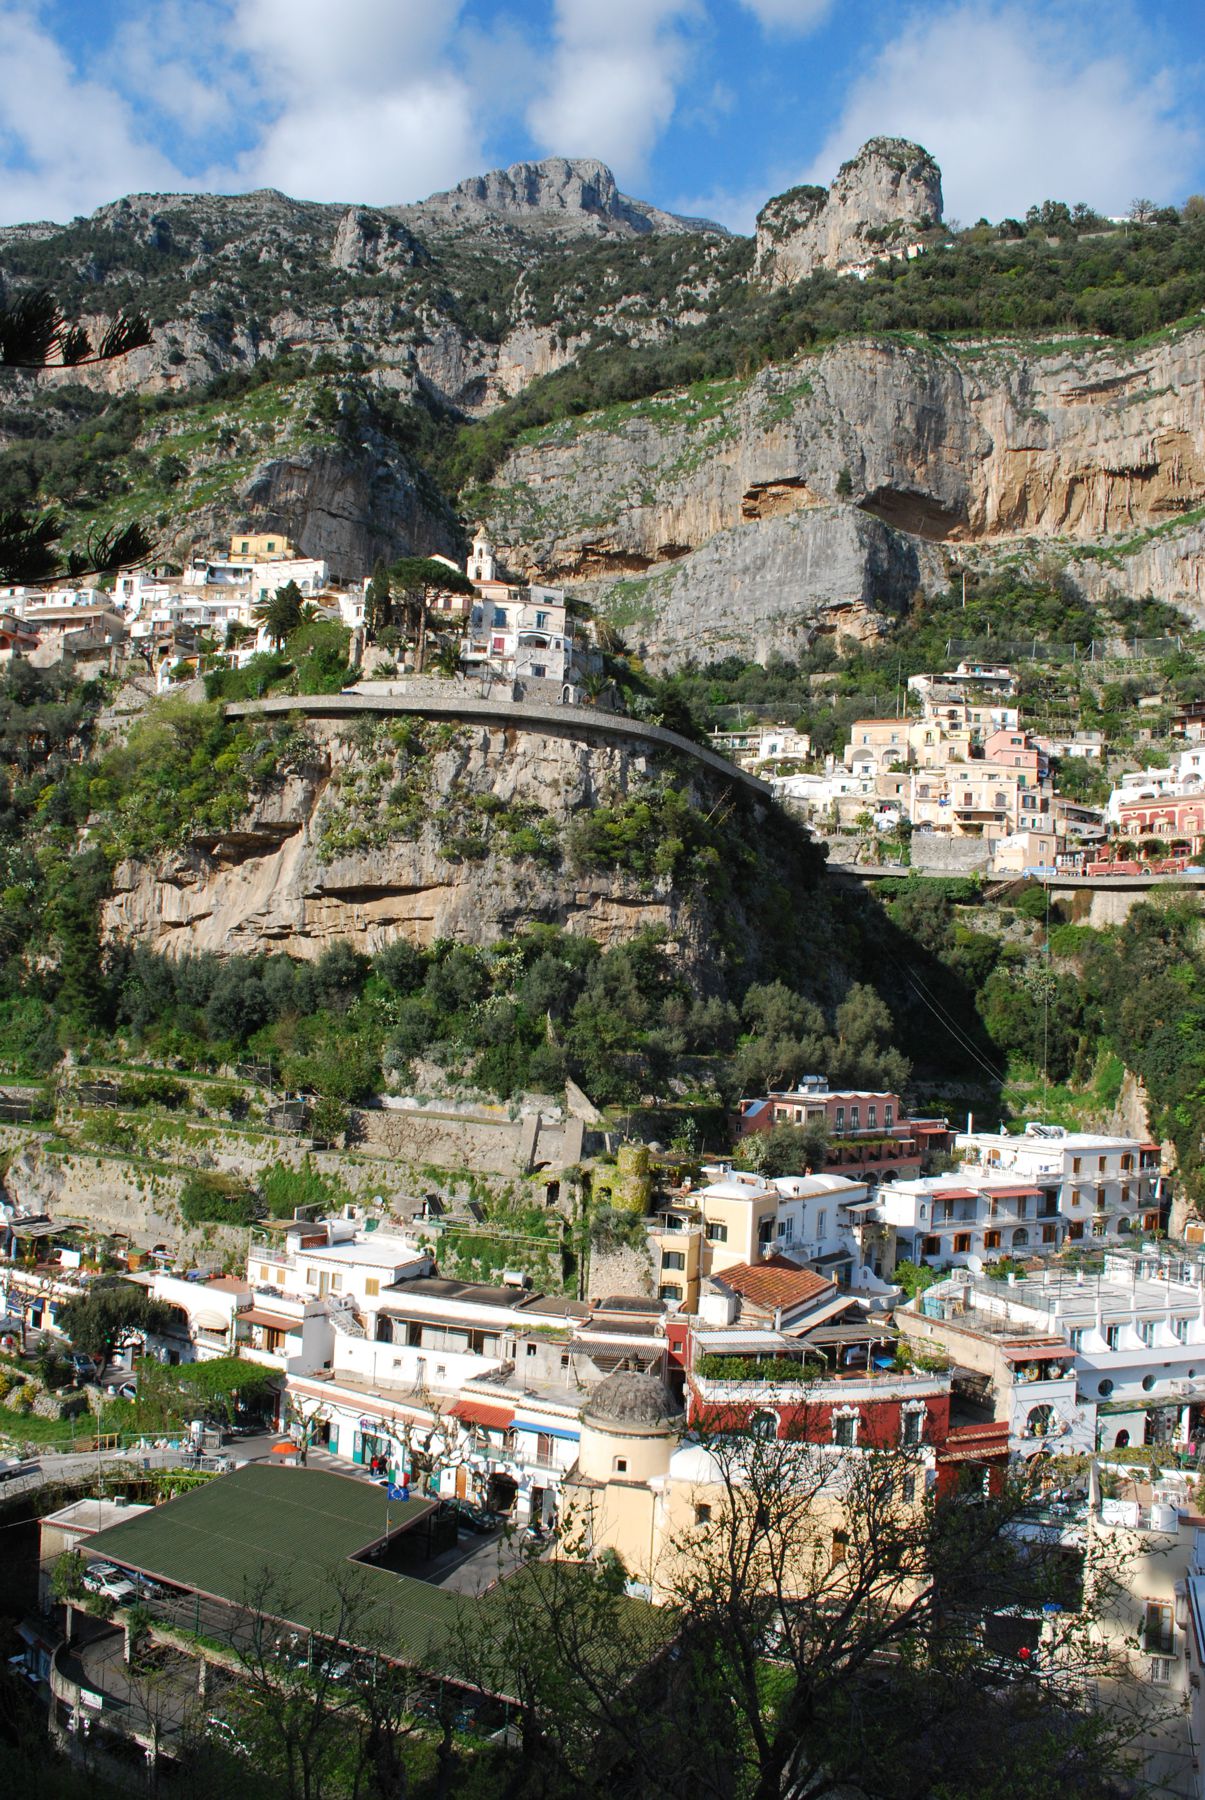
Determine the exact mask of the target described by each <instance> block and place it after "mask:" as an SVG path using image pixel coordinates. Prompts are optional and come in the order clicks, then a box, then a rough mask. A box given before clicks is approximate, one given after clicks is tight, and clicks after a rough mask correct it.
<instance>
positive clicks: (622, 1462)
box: [611, 1456, 628, 1475]
mask: <svg viewBox="0 0 1205 1800" xmlns="http://www.w3.org/2000/svg"><path fill="white" fill-rule="evenodd" d="M611 1469H612V1472H613V1473H614V1474H616V1475H626V1474H627V1472H628V1459H627V1457H626V1456H617V1457H616V1458H615V1460H614V1461H613V1462H612V1464H611Z"/></svg>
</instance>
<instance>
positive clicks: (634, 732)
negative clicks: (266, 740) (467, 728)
mask: <svg viewBox="0 0 1205 1800" xmlns="http://www.w3.org/2000/svg"><path fill="white" fill-rule="evenodd" d="M432 685H434V684H432ZM289 713H301V714H302V715H303V716H304V717H305V718H307V719H349V718H351V719H354V718H361V717H368V718H372V717H377V718H382V717H383V718H388V717H392V716H409V717H418V718H423V719H448V720H453V721H461V722H472V721H477V722H479V723H481V724H483V725H501V726H504V727H507V728H509V729H510V730H512V731H532V732H538V733H541V734H543V735H545V736H557V737H572V738H601V739H604V740H605V739H614V738H624V739H627V740H628V741H630V742H635V743H644V744H652V745H655V746H656V747H657V748H659V749H663V750H673V751H675V752H676V753H677V754H678V755H679V756H688V757H690V758H692V759H693V761H695V762H697V763H701V764H702V765H703V767H704V768H706V769H708V770H709V771H710V772H711V773H712V774H713V775H719V776H721V777H722V778H723V779H724V780H725V781H730V782H733V783H735V784H736V786H738V787H741V788H743V789H744V790H745V791H746V792H747V793H749V794H752V795H756V797H757V798H758V799H760V800H769V799H770V798H771V797H772V791H771V788H770V784H769V782H766V781H759V780H758V778H757V776H756V775H750V774H748V773H747V772H746V770H744V769H741V768H738V767H737V765H736V764H735V763H733V762H729V761H728V759H727V757H725V756H720V755H718V754H717V752H716V751H714V750H712V749H710V748H709V747H708V746H707V745H705V744H695V743H692V742H691V740H690V738H685V737H682V736H681V734H680V733H679V732H676V731H667V730H666V728H665V726H664V725H650V724H647V723H646V722H645V721H644V720H642V719H629V718H626V717H624V716H623V715H622V714H620V713H609V712H604V711H602V710H601V709H600V708H598V707H594V706H570V705H565V706H549V705H541V704H539V703H538V702H533V701H527V700H507V699H500V700H488V699H471V700H470V699H467V698H462V697H461V696H459V695H457V694H456V693H455V691H453V692H451V693H449V694H448V695H447V697H446V698H444V697H443V696H442V695H438V694H433V693H432V692H431V691H430V689H428V688H426V687H424V689H423V690H422V691H420V692H414V693H406V694H400V693H391V694H350V693H344V694H295V695H288V694H273V695H271V696H270V697H269V698H268V699H266V700H235V701H230V702H229V703H228V704H227V706H226V717H227V718H228V719H253V718H271V717H280V716H287V715H288V714H289Z"/></svg>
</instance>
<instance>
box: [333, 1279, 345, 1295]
mask: <svg viewBox="0 0 1205 1800" xmlns="http://www.w3.org/2000/svg"><path fill="white" fill-rule="evenodd" d="M342 1287H343V1277H342V1275H332V1276H331V1293H332V1294H337V1293H339V1292H340V1290H341V1289H342Z"/></svg>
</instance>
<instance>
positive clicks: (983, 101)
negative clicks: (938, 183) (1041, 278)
mask: <svg viewBox="0 0 1205 1800" xmlns="http://www.w3.org/2000/svg"><path fill="white" fill-rule="evenodd" d="M1176 102H1177V84H1176V80H1175V77H1174V75H1173V74H1172V72H1171V71H1170V70H1167V69H1160V70H1156V71H1154V72H1153V73H1149V72H1146V73H1144V71H1143V69H1142V68H1141V66H1140V64H1139V62H1138V61H1137V59H1136V58H1135V57H1134V55H1133V54H1132V53H1131V54H1123V53H1122V51H1121V50H1120V49H1119V50H1118V51H1117V52H1116V53H1115V54H1106V55H1091V54H1089V53H1085V50H1084V48H1083V33H1082V25H1081V28H1080V29H1079V30H1077V28H1076V26H1075V24H1074V20H1071V21H1070V22H1069V23H1067V24H1066V25H1064V23H1063V22H1062V21H1061V20H1060V19H1059V18H1058V17H1057V16H1051V15H1050V13H1049V12H1047V11H1045V10H1043V9H1038V8H1033V9H1030V8H1027V7H1024V6H1020V5H1005V6H993V5H988V4H962V5H956V6H952V7H947V8H945V9H943V10H942V11H941V12H939V13H932V12H930V13H927V14H926V15H925V17H924V18H923V19H921V18H914V19H913V20H912V21H911V22H910V23H909V24H908V25H907V26H906V27H905V28H904V29H903V30H902V31H901V32H900V33H899V35H898V36H897V37H896V38H895V39H894V40H893V41H892V42H890V43H888V44H887V45H886V46H885V47H884V48H883V49H882V50H881V51H880V53H879V55H878V57H877V58H876V60H875V62H874V63H873V65H872V66H871V68H870V69H869V70H868V71H867V73H866V74H865V75H864V76H862V77H861V79H860V80H858V81H857V82H856V83H855V84H854V87H853V88H852V90H851V91H850V93H849V95H848V97H847V100H846V103H845V108H844V110H843V112H842V115H841V118H840V121H839V123H838V124H837V126H836V127H835V129H834V130H833V132H832V133H831V135H830V136H829V138H828V140H827V142H826V143H825V145H824V148H823V149H822V151H821V152H820V155H819V156H818V157H817V158H816V160H815V162H814V164H813V166H812V168H811V170H810V171H809V172H808V175H807V179H810V180H814V181H831V179H832V177H833V175H834V174H835V173H836V169H837V166H838V164H839V163H840V162H842V161H843V160H844V159H845V158H846V157H848V156H851V155H852V154H853V153H854V152H855V151H856V150H857V149H858V148H859V146H860V145H861V144H863V143H864V142H865V141H866V139H867V138H870V137H875V136H877V135H890V136H898V137H907V138H913V139H915V140H916V141H917V142H919V143H921V144H923V145H924V146H925V148H926V149H928V150H930V151H932V153H933V155H934V156H935V157H936V158H937V160H938V162H939V163H940V164H941V167H942V178H943V188H944V191H945V203H946V212H947V215H948V216H953V217H957V218H960V219H962V220H963V221H964V222H968V221H970V220H972V219H976V218H978V217H979V216H980V214H984V215H986V216H987V217H988V218H991V219H999V218H1003V217H1005V216H1007V215H1009V214H1019V213H1022V212H1024V210H1025V208H1026V207H1027V206H1030V205H1033V204H1035V203H1036V202H1040V201H1042V200H1044V199H1048V198H1054V199H1061V200H1067V201H1072V202H1074V201H1077V200H1086V201H1087V202H1088V203H1089V204H1090V205H1092V206H1096V207H1098V208H1099V209H1101V210H1103V211H1105V212H1118V211H1120V210H1122V209H1123V208H1124V207H1126V206H1127V205H1128V204H1129V202H1130V200H1131V198H1132V197H1133V196H1134V195H1135V194H1140V193H1149V194H1151V195H1153V196H1154V197H1155V198H1156V199H1164V198H1173V197H1175V195H1176V194H1177V193H1178V192H1179V189H1180V184H1181V183H1182V181H1183V180H1184V179H1185V177H1186V175H1187V173H1188V169H1189V167H1190V164H1191V161H1192V152H1193V149H1194V146H1195V144H1196V142H1197V139H1198V134H1197V132H1196V131H1195V130H1194V129H1193V128H1192V127H1191V126H1188V125H1186V124H1184V123H1183V122H1182V121H1181V120H1180V119H1178V118H1177V116H1176V112H1175V107H1176Z"/></svg>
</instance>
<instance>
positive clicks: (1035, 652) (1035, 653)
mask: <svg viewBox="0 0 1205 1800" xmlns="http://www.w3.org/2000/svg"><path fill="white" fill-rule="evenodd" d="M1183 648H1184V640H1183V638H1180V637H1153V638H1139V637H1135V638H1093V639H1092V640H1091V642H1090V643H1087V644H1055V643H1047V642H1046V641H1045V640H1044V639H1042V638H1036V637H1035V638H996V637H989V638H950V639H949V640H948V641H947V643H946V655H947V656H948V657H949V658H950V660H951V662H953V661H955V660H957V661H958V662H991V663H1013V662H1047V663H1102V662H1141V661H1144V660H1149V659H1151V658H1154V657H1160V656H1174V655H1175V654H1176V652H1177V651H1178V650H1182V649H1183Z"/></svg>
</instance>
